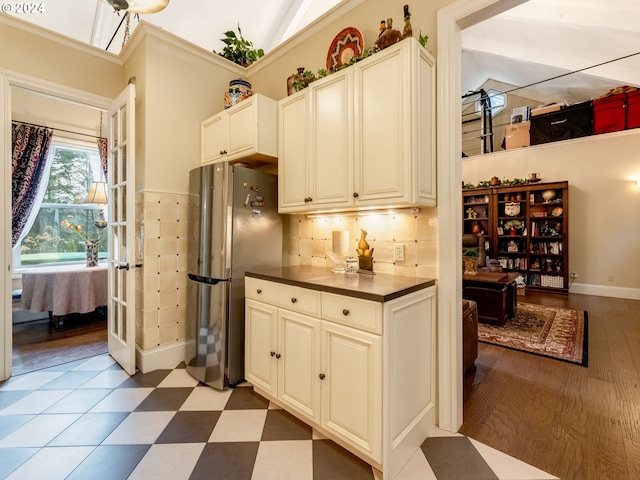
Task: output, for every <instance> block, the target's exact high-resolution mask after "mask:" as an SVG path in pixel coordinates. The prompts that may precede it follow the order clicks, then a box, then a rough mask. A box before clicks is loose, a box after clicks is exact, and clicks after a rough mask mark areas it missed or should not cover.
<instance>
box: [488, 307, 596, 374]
mask: <svg viewBox="0 0 640 480" xmlns="http://www.w3.org/2000/svg"><path fill="white" fill-rule="evenodd" d="M587 332H588V329H587V312H585V311H583V310H572V309H569V308H559V307H548V306H545V305H535V304H533V303H520V302H518V308H517V309H516V314H515V316H514V317H513V318H510V319H509V320H507V321H506V322H505V324H504V325H503V326H497V325H487V324H485V323H479V324H478V340H480V341H481V342H485V343H492V344H494V345H500V346H502V347H507V348H513V349H515V350H521V351H524V352H529V353H535V354H538V355H543V356H546V357H551V358H556V359H558V360H563V361H566V362H571V363H576V364H578V365H582V366H584V367H586V366H587V340H588V339H587Z"/></svg>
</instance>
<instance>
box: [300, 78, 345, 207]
mask: <svg viewBox="0 0 640 480" xmlns="http://www.w3.org/2000/svg"><path fill="white" fill-rule="evenodd" d="M351 82H352V71H351V70H350V69H349V70H346V71H343V72H340V73H334V74H333V75H331V76H330V77H328V78H327V79H325V80H323V81H321V82H315V83H312V84H311V85H310V86H309V94H308V95H309V96H310V113H311V115H310V125H309V127H310V132H311V136H310V139H311V145H310V148H309V163H310V171H309V173H310V175H311V176H310V177H309V185H310V186H311V198H312V199H313V201H312V202H311V204H312V207H313V208H338V207H351V206H353V203H354V200H353V140H352V137H353V134H352V131H353V128H352V124H353V119H352V117H353V114H352V112H353V109H352V106H351V105H352V98H351Z"/></svg>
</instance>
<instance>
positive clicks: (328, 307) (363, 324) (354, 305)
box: [322, 292, 382, 335]
mask: <svg viewBox="0 0 640 480" xmlns="http://www.w3.org/2000/svg"><path fill="white" fill-rule="evenodd" d="M322 318H323V319H324V320H330V321H332V322H336V323H340V324H342V325H347V326H349V327H353V328H357V329H360V330H365V331H367V332H371V333H376V334H378V335H382V304H381V303H378V302H372V301H370V300H362V299H360V298H354V297H346V296H344V295H335V294H333V293H325V292H323V293H322Z"/></svg>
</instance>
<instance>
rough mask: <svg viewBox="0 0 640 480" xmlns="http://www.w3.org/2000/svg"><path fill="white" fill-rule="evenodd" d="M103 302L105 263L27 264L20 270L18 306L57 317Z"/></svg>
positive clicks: (82, 310)
mask: <svg viewBox="0 0 640 480" xmlns="http://www.w3.org/2000/svg"><path fill="white" fill-rule="evenodd" d="M106 304H107V265H106V264H103V265H98V266H96V267H86V266H84V265H55V266H49V267H38V268H30V269H29V270H28V271H25V272H23V274H22V298H21V299H20V307H21V308H23V309H25V310H30V311H32V312H49V318H50V319H52V320H53V321H54V323H55V324H56V326H58V321H59V317H61V316H64V315H69V314H70V313H87V312H93V311H94V310H95V309H96V308H97V307H100V306H103V305H106Z"/></svg>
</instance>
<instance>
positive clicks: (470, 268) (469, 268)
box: [462, 250, 479, 275]
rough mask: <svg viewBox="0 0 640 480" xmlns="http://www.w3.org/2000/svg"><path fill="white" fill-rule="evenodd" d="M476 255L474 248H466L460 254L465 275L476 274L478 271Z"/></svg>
mask: <svg viewBox="0 0 640 480" xmlns="http://www.w3.org/2000/svg"><path fill="white" fill-rule="evenodd" d="M478 256H479V254H478V252H476V251H475V250H466V251H465V252H464V253H463V254H462V264H463V266H464V273H465V275H476V274H477V273H478Z"/></svg>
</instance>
